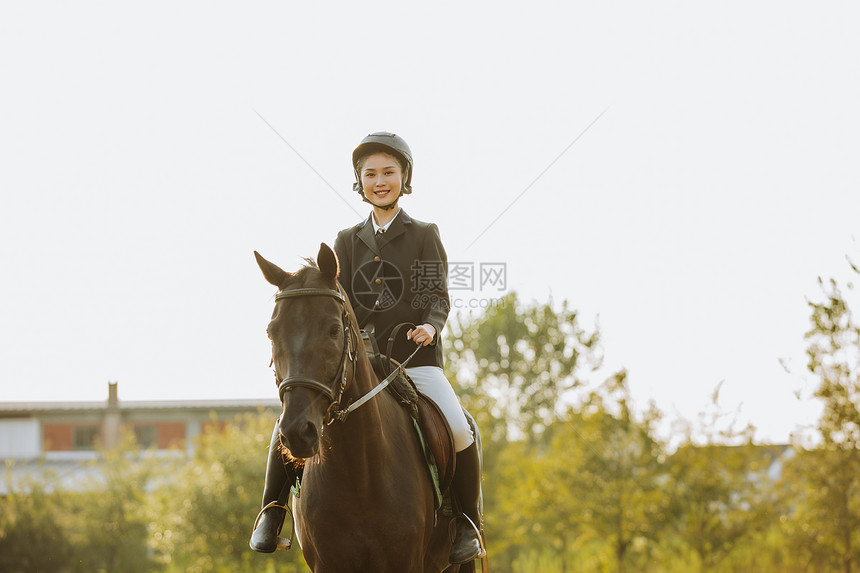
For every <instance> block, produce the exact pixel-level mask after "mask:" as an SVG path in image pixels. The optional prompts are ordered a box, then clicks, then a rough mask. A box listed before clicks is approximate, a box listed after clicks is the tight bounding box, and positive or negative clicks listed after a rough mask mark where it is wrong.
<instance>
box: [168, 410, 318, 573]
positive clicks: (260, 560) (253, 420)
mask: <svg viewBox="0 0 860 573" xmlns="http://www.w3.org/2000/svg"><path fill="white" fill-rule="evenodd" d="M273 423H274V420H273V419H272V418H271V416H270V415H260V416H245V417H244V418H243V419H242V420H241V423H239V424H233V425H230V426H227V427H225V428H224V429H223V431H220V432H210V433H207V434H205V435H203V436H201V437H200V438H199V440H198V441H197V443H196V448H195V451H194V456H193V457H192V458H191V459H190V460H188V461H187V463H185V464H183V465H182V466H181V467H180V468H178V469H177V471H176V473H175V474H174V476H173V479H171V480H170V482H169V483H166V484H165V485H164V487H162V488H161V489H159V491H158V501H157V503H156V505H155V506H154V510H153V511H154V514H155V515H156V516H158V520H157V521H155V520H153V524H152V528H153V530H152V535H153V539H154V543H155V546H156V548H157V551H158V554H159V559H160V561H161V562H163V563H164V564H165V566H166V568H167V571H169V572H177V573H178V572H182V573H244V572H247V573H251V572H259V571H272V572H273V571H274V570H275V568H276V567H277V570H278V571H286V572H294V573H295V572H299V571H307V570H308V569H307V567H306V566H305V564H304V560H303V558H302V556H301V550H300V549H299V547H298V544H296V545H295V547H294V548H293V549H292V550H290V551H278V552H276V553H274V554H271V555H263V554H259V553H255V552H254V551H252V550H251V549H250V548H249V547H248V539H249V538H250V536H251V527H252V525H253V522H254V517H255V516H256V515H257V512H258V511H259V509H260V496H261V494H262V487H263V477H264V469H265V467H266V457H267V451H268V446H269V439H270V438H271V434H272V425H273ZM284 527H285V534H286V533H288V532H289V529H288V528H289V527H290V522H289V519H288V520H287V522H286V524H285V525H284Z"/></svg>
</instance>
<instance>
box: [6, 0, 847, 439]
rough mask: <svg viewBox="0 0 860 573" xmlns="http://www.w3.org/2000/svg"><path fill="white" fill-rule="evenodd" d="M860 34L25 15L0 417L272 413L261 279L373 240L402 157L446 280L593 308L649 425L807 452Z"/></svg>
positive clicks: (521, 22)
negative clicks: (31, 404) (368, 230)
mask: <svg viewBox="0 0 860 573" xmlns="http://www.w3.org/2000/svg"><path fill="white" fill-rule="evenodd" d="M858 29H860V7H858V6H857V4H855V3H848V2H833V3H827V4H815V5H813V4H810V3H805V2H753V3H750V2H722V3H708V4H704V3H691V2H680V1H679V2H660V1H658V2H647V3H642V2H601V3H581V2H571V3H567V2H545V1H537V2H529V3H511V2H470V3H460V2H435V3H432V4H431V3H423V4H415V3H393V2H392V3H377V2H370V3H368V2H363V3H354V2H350V3H346V2H331V3H326V4H325V5H324V6H323V5H321V4H318V3H303V5H296V4H295V3H285V2H260V3H253V4H247V3H244V4H240V3H228V2H197V1H190V2H182V3H177V2H163V1H155V2H146V3H108V2H95V1H83V2H76V3H71V4H70V3H66V2H39V3H20V2H19V3H4V4H3V6H2V8H0V75H1V76H0V77H2V78H3V86H4V87H3V89H2V90H0V103H2V105H0V261H2V267H0V268H2V281H0V401H38V400H52V401H55V400H61V401H71V400H102V399H105V398H106V396H107V383H108V382H109V381H116V382H118V383H119V395H120V399H121V400H184V399H202V398H207V399H222V398H223V399H228V398H272V397H274V384H273V377H272V373H271V371H270V369H269V368H268V359H269V347H268V341H267V340H266V336H265V327H266V323H267V322H268V318H269V316H270V314H271V308H272V304H273V299H272V295H273V289H272V287H271V286H270V285H268V284H267V283H266V282H265V280H264V279H263V277H262V275H261V274H260V272H259V269H258V268H257V266H256V264H255V262H254V257H253V251H254V250H257V251H259V252H260V253H262V254H263V255H264V256H265V257H267V258H268V259H269V260H271V261H273V262H275V263H277V264H279V265H281V266H282V267H284V268H285V269H287V270H295V269H296V268H298V267H299V266H300V265H301V263H302V257H306V256H315V255H316V253H317V251H318V250H319V244H320V243H321V242H326V243H328V244H330V245H331V244H332V243H333V241H334V238H335V236H336V234H337V231H338V230H340V229H342V228H345V227H348V226H351V225H353V224H355V223H356V222H358V221H360V220H361V219H362V218H364V217H366V216H367V209H366V208H365V205H364V204H362V203H361V201H360V199H359V198H358V197H357V195H355V194H354V193H353V192H352V191H351V185H352V181H353V173H352V166H351V164H350V157H351V152H352V149H353V148H354V147H355V146H356V145H357V144H358V142H359V141H360V140H361V138H362V137H364V136H365V135H366V134H367V133H370V132H373V131H380V130H384V131H391V132H395V133H398V134H400V135H401V136H403V137H404V138H405V139H406V140H407V141H408V142H409V145H410V146H411V148H412V151H413V154H414V157H415V170H414V178H413V186H414V190H415V191H414V193H413V194H412V195H411V196H410V197H407V198H405V199H404V200H403V201H402V205H403V207H404V209H405V210H406V211H407V212H409V214H410V215H411V216H413V217H416V218H418V219H421V220H424V221H432V222H435V223H437V224H438V226H439V228H440V231H441V234H442V239H443V242H444V244H445V246H446V249H447V252H448V257H449V260H450V261H452V262H458V263H464V264H468V263H471V264H473V265H474V266H475V267H476V268H478V267H479V266H480V265H481V264H482V263H483V264H487V263H504V266H505V269H506V279H507V281H506V284H505V285H504V288H503V289H502V291H501V294H504V292H510V291H516V292H517V293H518V295H519V297H520V299H521V300H523V301H525V302H529V301H531V302H537V303H542V302H547V301H549V300H552V301H554V302H555V303H556V304H558V303H560V301H562V300H567V301H569V303H570V305H571V306H572V307H573V308H576V309H578V310H579V311H580V313H581V314H580V316H581V320H582V321H583V324H584V325H586V326H589V327H590V326H593V325H595V324H597V325H599V328H600V331H601V333H602V338H603V350H604V354H605V359H606V363H607V366H608V367H611V368H626V369H627V370H628V373H629V382H630V387H631V391H632V393H633V396H634V398H635V399H636V400H637V403H639V404H640V405H641V406H642V407H645V406H646V405H647V404H648V402H649V401H653V402H654V403H655V404H656V406H657V407H658V408H659V409H660V410H661V411H663V412H664V413H665V414H666V416H667V417H668V418H687V419H691V418H694V417H695V416H696V414H697V412H699V411H700V410H702V409H703V408H704V407H706V406H707V404H708V401H709V399H710V396H711V394H712V392H713V391H714V389H715V388H716V387H717V386H718V385H720V384H721V386H720V388H721V393H720V398H721V404H722V405H723V406H724V407H725V408H726V409H727V410H729V411H733V412H736V413H737V415H738V417H739V419H741V420H742V421H749V422H750V423H752V424H753V425H754V426H755V427H756V428H757V429H756V437H757V439H759V440H760V441H776V442H784V441H786V440H787V439H788V438H789V436H790V435H791V434H792V433H793V432H796V431H798V428H802V427H804V426H809V425H811V424H814V422H815V420H816V419H817V416H818V413H819V411H820V406H819V405H817V404H816V403H815V401H814V400H811V399H810V397H811V393H812V391H813V389H814V386H815V380H814V379H812V378H810V377H809V376H807V375H805V374H804V369H805V358H804V347H805V343H804V338H803V335H804V333H805V332H806V330H808V325H809V319H808V316H809V308H808V305H807V301H808V300H815V299H816V298H817V297H820V292H821V291H820V288H819V286H818V284H817V278H818V277H819V276H822V277H825V278H827V277H836V278H839V279H840V280H843V281H845V280H848V279H849V278H850V274H849V268H848V264H847V263H846V261H845V257H846V255H849V256H850V255H852V254H854V255H855V260H857V259H860V253H858V251H860V249H858V246H857V242H856V237H857V234H858V232H860V217H858V213H860V192H858V191H860V172H858V167H857V165H858V163H857V158H858V157H860V136H858V134H860V105H858V102H860V36H858V35H857V33H856V31H857V30H858ZM498 294H500V293H499V292H498V289H497V290H496V291H493V290H491V289H490V288H484V289H480V288H479V285H476V288H475V289H473V290H471V291H469V290H464V291H457V292H456V293H453V292H452V295H454V298H455V301H454V302H455V305H458V304H459V305H461V308H465V307H467V306H468V305H481V304H487V301H488V300H490V299H491V298H493V297H494V296H498ZM458 301H459V302H458ZM783 364H785V365H786V366H787V368H785V367H784V366H783ZM597 382H599V380H595V383H597ZM798 396H800V398H798Z"/></svg>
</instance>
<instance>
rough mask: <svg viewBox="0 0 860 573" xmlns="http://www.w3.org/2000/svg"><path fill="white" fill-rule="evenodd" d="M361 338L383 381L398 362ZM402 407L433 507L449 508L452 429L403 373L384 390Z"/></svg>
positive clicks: (370, 339) (368, 339)
mask: <svg viewBox="0 0 860 573" xmlns="http://www.w3.org/2000/svg"><path fill="white" fill-rule="evenodd" d="M361 337H362V340H363V341H364V348H365V351H366V352H367V358H368V360H370V364H371V365H372V366H373V370H374V371H375V372H376V375H377V376H379V378H380V379H383V378H385V377H386V376H388V375H389V374H391V372H392V371H394V370H395V369H399V368H400V363H399V362H397V361H396V360H394V359H393V358H390V357H385V356H383V355H382V354H381V353H380V352H379V349H378V348H377V345H376V340H375V339H374V338H373V336H371V335H370V334H369V333H368V332H366V331H364V330H362V331H361ZM386 391H388V392H390V393H391V394H392V395H393V396H394V397H395V398H396V399H397V401H398V402H400V404H401V405H403V406H404V407H405V408H406V409H407V411H408V412H409V415H410V417H411V418H412V422H413V426H414V427H415V430H416V433H417V435H418V439H419V441H420V442H421V447H422V450H423V451H424V458H425V460H426V462H427V468H428V470H429V471H430V477H431V480H432V481H433V486H434V491H435V497H436V508H437V509H439V508H440V507H443V506H446V507H450V501H451V500H449V499H447V496H446V493H447V492H448V489H449V488H450V486H451V481H452V480H453V479H454V469H455V468H454V464H455V460H456V457H455V455H454V437H453V434H452V432H451V427H450V426H449V425H448V422H447V421H446V420H445V416H443V415H442V411H441V410H440V409H439V406H437V405H436V403H435V402H433V400H431V399H430V398H428V397H427V396H424V395H423V394H421V393H420V392H418V389H417V388H416V387H415V384H414V383H413V382H412V380H411V379H410V378H409V376H408V375H406V374H405V372H402V371H401V373H400V374H399V375H398V376H396V377H395V378H394V379H393V380H392V381H391V383H390V384H389V385H388V387H387V388H386Z"/></svg>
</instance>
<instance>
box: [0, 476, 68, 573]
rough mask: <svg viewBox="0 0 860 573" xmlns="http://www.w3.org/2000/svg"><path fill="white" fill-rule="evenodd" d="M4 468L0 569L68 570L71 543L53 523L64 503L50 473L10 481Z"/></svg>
mask: <svg viewBox="0 0 860 573" xmlns="http://www.w3.org/2000/svg"><path fill="white" fill-rule="evenodd" d="M9 469H10V468H9V467H7V470H6V476H5V478H6V485H7V491H8V492H9V493H7V494H6V495H5V496H3V497H2V498H0V571H4V572H7V573H38V572H45V573H47V572H49V571H69V570H70V568H71V564H72V563H73V560H74V555H75V547H74V546H73V544H72V542H71V540H70V539H69V536H68V533H67V531H66V530H64V529H63V528H62V527H61V526H60V524H58V523H57V516H58V515H61V514H62V513H63V512H64V511H67V510H68V509H69V508H68V507H64V503H63V502H64V499H63V496H62V492H61V491H59V490H57V489H55V488H54V486H53V485H52V482H53V481H54V480H53V479H52V478H51V476H46V477H45V478H43V479H41V480H30V481H28V482H27V483H24V484H13V483H12V479H11V476H10V471H9Z"/></svg>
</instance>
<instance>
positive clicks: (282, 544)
mask: <svg viewBox="0 0 860 573" xmlns="http://www.w3.org/2000/svg"><path fill="white" fill-rule="evenodd" d="M271 507H279V508H281V509H284V510H286V512H287V513H289V514H290V538H289V539H287V538H286V537H281V530H282V529H283V528H284V524H283V523H282V524H281V526H280V527H278V533H277V536H278V541H277V543H276V544H275V551H277V550H278V549H282V550H284V551H286V550H288V549H289V548H290V547H292V546H293V537H294V536H295V534H296V522H295V519H294V518H293V510H291V509H290V508H289V506H286V505H281V504H280V503H278V502H277V501H273V502H271V503H270V504H268V505H266V506H265V507H264V508H263V509H261V510H260V513H258V514H257V519H255V520H254V528H253V529H252V530H251V533H253V532H254V531H256V530H257V525H259V523H260V518H261V517H263V512H264V511H266V510H267V509H269V508H271ZM284 517H285V518H286V516H284ZM470 521H471V520H470Z"/></svg>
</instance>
